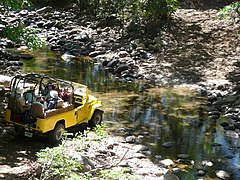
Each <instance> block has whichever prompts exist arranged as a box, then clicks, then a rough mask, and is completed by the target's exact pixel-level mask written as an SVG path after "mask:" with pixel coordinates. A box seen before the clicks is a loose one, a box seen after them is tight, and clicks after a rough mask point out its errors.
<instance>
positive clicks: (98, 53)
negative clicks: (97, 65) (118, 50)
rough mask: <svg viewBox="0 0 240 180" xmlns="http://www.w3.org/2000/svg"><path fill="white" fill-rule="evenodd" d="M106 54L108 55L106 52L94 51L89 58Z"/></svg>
mask: <svg viewBox="0 0 240 180" xmlns="http://www.w3.org/2000/svg"><path fill="white" fill-rule="evenodd" d="M105 53H106V52H105V51H93V52H90V53H89V56H90V57H96V56H99V55H102V54H105Z"/></svg>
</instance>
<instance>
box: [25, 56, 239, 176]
mask: <svg viewBox="0 0 240 180" xmlns="http://www.w3.org/2000/svg"><path fill="white" fill-rule="evenodd" d="M33 55H34V56H35V58H34V59H33V60H26V61H24V66H23V72H25V73H28V72H36V73H44V74H47V75H49V76H52V77H57V78H62V79H65V80H70V81H75V82H79V83H83V84H86V85H87V86H88V87H89V89H90V90H91V91H92V94H93V95H95V96H96V97H98V98H99V99H100V100H101V101H102V102H103V109H104V111H105V115H104V121H105V123H106V124H107V125H108V127H109V131H110V132H111V133H113V134H116V135H120V136H124V137H126V136H128V135H135V136H136V137H139V140H138V141H139V143H143V144H145V145H147V146H148V147H149V148H150V150H151V153H152V154H151V157H152V160H153V161H154V162H155V163H159V162H160V160H162V159H166V158H169V159H172V160H174V161H175V162H178V163H176V167H178V168H181V170H180V171H178V172H176V174H177V175H178V176H179V177H180V179H198V177H197V176H196V171H197V169H198V168H202V167H203V166H202V165H201V164H202V161H206V160H207V161H211V162H212V163H213V166H212V167H207V168H206V169H207V174H206V175H205V176H204V179H216V176H215V171H216V170H219V169H221V170H225V171H226V172H228V173H230V174H231V179H240V157H239V154H240V153H239V152H240V139H233V138H228V137H226V136H225V135H224V133H223V131H222V127H220V126H219V122H220V121H225V119H224V118H222V119H220V120H217V122H213V121H212V120H210V119H208V117H207V115H206V113H205V112H204V108H205V106H204V103H205V99H204V98H200V97H197V96H196V94H195V93H194V92H193V91H191V90H189V89H187V88H183V87H178V88H173V87H162V88H152V89H148V90H147V91H144V92H140V91H139V90H140V89H141V87H142V82H139V83H137V82H133V83H126V82H120V81H119V80H118V79H117V78H114V77H112V76H111V75H110V74H108V73H107V72H105V71H104V70H103V69H102V67H101V66H99V65H98V64H94V63H93V62H92V61H91V59H89V58H85V59H83V58H78V59H76V60H73V61H70V62H65V61H63V60H61V58H60V55H58V54H56V53H53V52H50V51H36V52H34V53H33ZM215 130H216V131H215ZM165 142H171V143H172V147H170V148H165V147H163V145H162V144H163V143H165ZM178 154H189V155H190V158H189V159H188V160H185V161H178V158H177V155H178Z"/></svg>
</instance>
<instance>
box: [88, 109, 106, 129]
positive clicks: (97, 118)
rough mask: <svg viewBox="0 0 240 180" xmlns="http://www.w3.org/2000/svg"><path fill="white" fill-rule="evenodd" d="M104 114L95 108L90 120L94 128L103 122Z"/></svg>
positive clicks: (90, 125) (89, 123) (90, 124)
mask: <svg viewBox="0 0 240 180" xmlns="http://www.w3.org/2000/svg"><path fill="white" fill-rule="evenodd" d="M102 116H103V112H102V111H99V110H95V112H94V113H93V115H92V118H91V119H90V120H89V121H88V125H89V127H91V128H93V127H96V126H97V125H100V124H101V123H102Z"/></svg>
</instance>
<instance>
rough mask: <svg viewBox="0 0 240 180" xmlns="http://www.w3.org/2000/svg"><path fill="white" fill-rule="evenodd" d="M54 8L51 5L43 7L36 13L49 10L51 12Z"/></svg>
mask: <svg viewBox="0 0 240 180" xmlns="http://www.w3.org/2000/svg"><path fill="white" fill-rule="evenodd" d="M51 10H52V7H51V6H46V7H43V8H41V9H38V10H37V11H36V13H39V14H41V13H47V12H49V11H51Z"/></svg>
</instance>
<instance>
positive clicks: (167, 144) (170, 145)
mask: <svg viewBox="0 0 240 180" xmlns="http://www.w3.org/2000/svg"><path fill="white" fill-rule="evenodd" d="M162 145H163V147H165V148H171V147H172V146H173V142H171V141H169V142H165V143H163V144H162Z"/></svg>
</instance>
